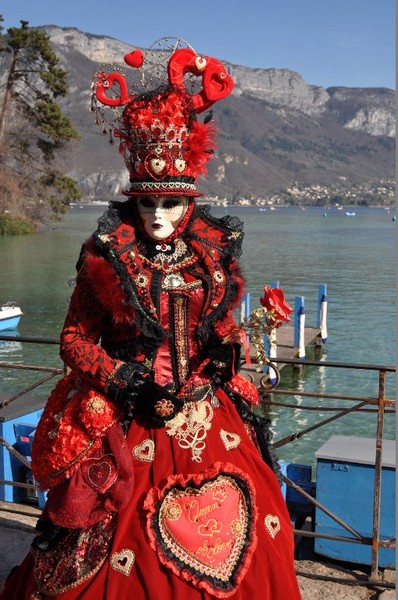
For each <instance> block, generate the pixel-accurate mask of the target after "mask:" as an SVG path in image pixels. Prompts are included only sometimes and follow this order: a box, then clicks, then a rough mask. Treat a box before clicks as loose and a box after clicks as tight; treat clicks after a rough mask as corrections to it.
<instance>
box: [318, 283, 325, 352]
mask: <svg viewBox="0 0 398 600" xmlns="http://www.w3.org/2000/svg"><path fill="white" fill-rule="evenodd" d="M327 292H328V286H327V285H326V283H321V285H320V286H319V289H318V318H317V327H319V328H320V330H321V338H322V342H323V343H325V342H327V339H328V330H327V312H328V297H327Z"/></svg>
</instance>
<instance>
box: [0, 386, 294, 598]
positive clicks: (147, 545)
mask: <svg viewBox="0 0 398 600" xmlns="http://www.w3.org/2000/svg"><path fill="white" fill-rule="evenodd" d="M217 396H218V398H219V401H220V406H219V407H217V408H212V407H211V405H210V404H209V403H208V402H205V403H204V404H202V405H201V408H200V411H199V412H198V411H197V410H196V412H192V411H191V413H188V412H187V413H186V414H185V417H184V418H185V421H184V418H182V421H181V423H180V424H179V425H178V424H177V425H178V426H176V427H175V428H174V430H171V429H170V428H167V427H166V428H157V429H154V428H149V427H146V426H142V425H139V424H138V423H136V422H133V423H132V426H131V427H130V431H129V435H128V443H129V446H130V448H131V450H132V452H133V456H134V463H135V488H134V493H133V494H132V497H131V500H130V502H129V504H128V505H127V506H126V507H125V508H124V509H122V510H121V511H120V512H119V513H118V514H117V515H115V522H116V528H115V530H114V533H112V537H111V541H110V545H109V547H108V549H107V551H106V557H105V558H103V559H102V560H101V561H97V563H95V560H93V562H92V564H93V568H92V570H91V571H90V570H88V571H87V570H86V571H85V570H84V569H82V570H81V573H82V576H81V577H80V578H78V579H77V581H69V582H68V581H67V580H65V578H63V574H62V568H63V567H62V565H66V564H67V561H68V560H72V559H73V561H75V562H76V561H79V560H80V561H84V560H86V558H87V557H88V556H89V555H90V552H91V551H93V552H94V553H95V551H97V550H98V543H99V542H98V540H99V536H96V535H95V534H94V533H93V534H92V536H91V538H90V537H89V538H88V542H87V540H86V546H85V552H84V553H83V552H81V555H80V556H79V551H80V550H78V551H75V550H74V549H73V548H72V549H69V550H68V548H67V547H65V548H64V550H63V551H62V552H63V554H62V552H61V559H62V560H61V562H60V563H59V564H60V565H61V567H60V568H59V571H60V573H59V581H57V577H58V575H57V568H55V567H54V568H53V569H50V567H49V570H51V576H52V577H53V579H54V580H55V583H54V581H53V582H52V585H53V587H52V588H49V589H52V590H54V589H58V590H59V591H60V593H57V594H56V597H57V598H59V599H60V600H77V599H80V598H83V599H85V600H90V599H91V600H101V599H106V600H131V599H132V598H134V600H148V599H149V600H155V599H157V598H162V600H167V599H168V600H187V599H188V598H189V600H199V599H206V598H231V599H233V600H248V599H250V600H260V599H261V600H298V599H300V592H299V588H298V584H297V580H296V576H295V572H294V560H293V534H292V527H291V522H290V519H289V515H288V512H287V509H286V505H285V502H284V499H283V496H282V494H281V491H280V487H279V484H278V482H277V479H276V477H275V475H274V473H273V472H272V471H271V469H270V468H269V467H268V466H267V465H266V464H265V463H264V462H263V460H262V458H261V456H260V454H259V451H258V449H257V448H256V446H255V444H254V443H253V441H252V440H251V438H250V437H249V435H248V433H247V431H246V428H245V426H244V424H243V422H242V420H241V418H240V417H239V415H238V413H237V411H236V408H235V406H234V405H233V403H232V402H231V401H230V400H229V398H227V397H226V396H225V394H224V393H223V392H221V391H219V392H218V393H217ZM198 407H199V405H197V408H198ZM187 432H188V433H189V435H187ZM90 556H91V559H92V555H90ZM91 559H90V560H91ZM43 564H44V566H43ZM45 564H46V563H45V560H44V563H43V561H42V563H41V567H40V568H41V569H42V570H43V569H44V568H45ZM49 564H50V563H49ZM95 564H96V566H95V567H94V565H95ZM64 572H65V571H64ZM83 573H84V575H83ZM36 575H37V563H36ZM61 581H62V584H61V583H60V582H61ZM54 585H55V587H54ZM57 585H58V588H57ZM62 586H63V587H62ZM39 591H41V590H40V589H39V584H38V583H37V582H36V579H35V574H34V559H33V555H32V554H31V553H29V554H28V556H27V557H26V558H25V560H24V562H23V563H22V564H21V566H20V567H19V568H18V570H17V571H16V572H14V573H13V575H12V576H11V577H10V578H9V580H8V582H7V584H6V587H5V589H4V591H3V592H2V594H1V595H0V600H33V599H34V598H51V597H54V593H53V592H51V595H48V593H47V594H46V593H43V591H41V595H36V594H37V592H39Z"/></svg>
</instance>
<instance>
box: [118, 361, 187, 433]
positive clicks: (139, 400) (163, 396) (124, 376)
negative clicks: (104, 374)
mask: <svg viewBox="0 0 398 600" xmlns="http://www.w3.org/2000/svg"><path fill="white" fill-rule="evenodd" d="M107 391H108V394H109V396H110V397H111V398H112V399H113V400H115V402H118V403H120V404H122V405H123V406H124V408H125V410H126V420H127V421H131V419H133V418H134V417H136V416H137V415H140V414H145V415H146V416H147V417H148V418H149V419H150V421H151V423H152V424H153V425H156V426H158V427H162V426H164V424H165V423H166V421H170V419H173V418H174V417H175V415H176V413H177V412H178V411H179V410H180V409H181V408H182V406H183V404H184V403H183V401H182V400H180V399H179V398H177V397H176V396H173V394H170V392H169V391H167V390H166V389H165V388H164V387H162V386H161V385H159V384H157V383H155V382H154V381H153V379H152V373H151V371H149V370H148V369H147V368H146V367H145V366H144V365H143V364H142V363H129V364H127V363H126V364H123V365H122V366H121V367H120V368H119V369H118V370H117V371H116V373H115V375H114V376H113V377H112V379H111V381H110V382H109V384H108V388H107ZM126 426H127V423H126Z"/></svg>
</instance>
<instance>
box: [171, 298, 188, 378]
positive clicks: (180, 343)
mask: <svg viewBox="0 0 398 600" xmlns="http://www.w3.org/2000/svg"><path fill="white" fill-rule="evenodd" d="M174 302H175V309H174V310H175V318H174V323H175V334H176V348H177V355H178V356H177V367H178V376H179V380H180V383H181V384H184V383H185V382H186V380H187V377H188V371H189V369H188V356H189V348H188V338H187V335H186V331H187V298H186V297H185V296H178V297H176V298H175V301H174Z"/></svg>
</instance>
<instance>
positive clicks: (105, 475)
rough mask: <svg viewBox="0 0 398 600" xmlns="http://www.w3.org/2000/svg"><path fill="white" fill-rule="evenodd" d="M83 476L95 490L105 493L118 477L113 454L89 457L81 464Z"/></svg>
mask: <svg viewBox="0 0 398 600" xmlns="http://www.w3.org/2000/svg"><path fill="white" fill-rule="evenodd" d="M81 469H82V476H83V479H84V480H85V481H86V483H87V484H88V485H89V486H90V487H92V488H93V489H94V490H96V491H98V492H100V493H101V494H104V493H105V492H106V491H107V490H108V489H109V488H110V487H111V485H113V484H114V483H115V481H116V479H117V470H116V466H115V464H114V457H113V454H105V455H104V456H101V457H99V458H88V459H87V460H86V461H85V462H84V463H83V464H82V466H81Z"/></svg>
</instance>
